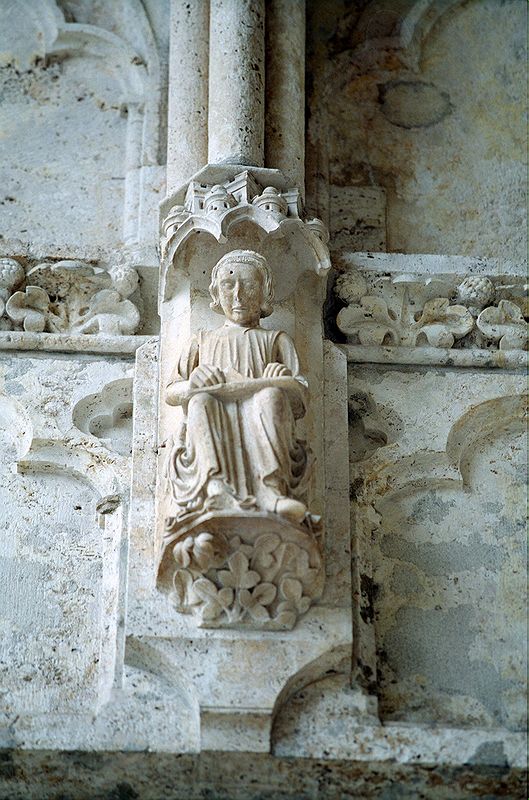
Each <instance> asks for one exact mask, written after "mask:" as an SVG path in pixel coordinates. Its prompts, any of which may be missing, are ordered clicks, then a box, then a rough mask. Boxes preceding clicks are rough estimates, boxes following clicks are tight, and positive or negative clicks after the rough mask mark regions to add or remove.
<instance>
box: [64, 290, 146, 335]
mask: <svg viewBox="0 0 529 800" xmlns="http://www.w3.org/2000/svg"><path fill="white" fill-rule="evenodd" d="M139 322H140V314H139V311H138V309H137V308H136V306H135V305H134V303H131V301H130V300H122V298H121V295H120V294H119V292H117V291H116V290H115V289H102V290H101V291H99V292H97V294H95V295H94V296H93V297H92V299H91V300H90V304H89V307H88V311H87V312H86V314H85V315H84V316H83V318H82V319H81V321H80V322H79V324H78V325H77V329H78V330H79V332H80V333H107V334H111V335H116V334H118V335H125V334H132V333H134V331H135V330H136V328H137V327H138V325H139Z"/></svg>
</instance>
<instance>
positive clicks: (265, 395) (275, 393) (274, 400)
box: [256, 387, 286, 411]
mask: <svg viewBox="0 0 529 800" xmlns="http://www.w3.org/2000/svg"><path fill="white" fill-rule="evenodd" d="M256 399H257V402H258V403H259V405H261V406H264V407H268V408H271V409H274V410H276V411H278V410H281V409H282V408H284V405H285V400H286V395H285V392H284V391H283V390H282V389H274V388H272V387H270V388H268V389H261V391H260V392H258V393H257V396H256Z"/></svg>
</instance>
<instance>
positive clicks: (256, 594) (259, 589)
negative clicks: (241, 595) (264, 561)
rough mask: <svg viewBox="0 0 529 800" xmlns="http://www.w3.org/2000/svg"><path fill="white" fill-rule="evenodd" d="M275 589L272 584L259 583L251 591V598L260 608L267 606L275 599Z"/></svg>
mask: <svg viewBox="0 0 529 800" xmlns="http://www.w3.org/2000/svg"><path fill="white" fill-rule="evenodd" d="M276 595H277V589H276V587H275V586H274V584H273V583H260V584H259V586H256V587H255V589H254V590H253V598H254V600H255V602H256V603H259V605H261V606H269V605H270V603H273V602H274V600H275V599H276Z"/></svg>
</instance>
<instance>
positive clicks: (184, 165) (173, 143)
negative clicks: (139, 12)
mask: <svg viewBox="0 0 529 800" xmlns="http://www.w3.org/2000/svg"><path fill="white" fill-rule="evenodd" d="M208 40H209V28H208V3H207V2H206V0H186V2H184V1H183V0H171V40H170V53H169V108H168V126H167V194H168V195H170V194H171V193H172V192H173V191H174V190H175V189H176V188H177V187H178V186H180V185H181V184H182V183H184V181H185V180H186V179H188V178H189V177H190V176H191V175H193V173H195V172H197V171H198V170H199V169H200V168H201V167H203V166H204V164H206V163H207V160H208V129H207V108H208Z"/></svg>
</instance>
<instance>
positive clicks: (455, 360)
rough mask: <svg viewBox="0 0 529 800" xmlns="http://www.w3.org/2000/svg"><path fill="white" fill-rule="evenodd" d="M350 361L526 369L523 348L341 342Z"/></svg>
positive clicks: (527, 355)
mask: <svg viewBox="0 0 529 800" xmlns="http://www.w3.org/2000/svg"><path fill="white" fill-rule="evenodd" d="M337 346H338V347H340V348H341V349H342V350H343V351H344V353H345V355H346V357H347V362H348V363H349V364H411V365H414V364H417V365H424V366H439V367H458V368H460V367H467V368H468V367H472V368H483V369H510V370H527V368H528V364H529V353H527V352H525V351H521V350H478V349H470V348H469V349H465V350H454V349H453V348H452V349H447V348H441V347H381V346H379V347H377V346H368V345H352V344H340V345H337Z"/></svg>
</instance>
